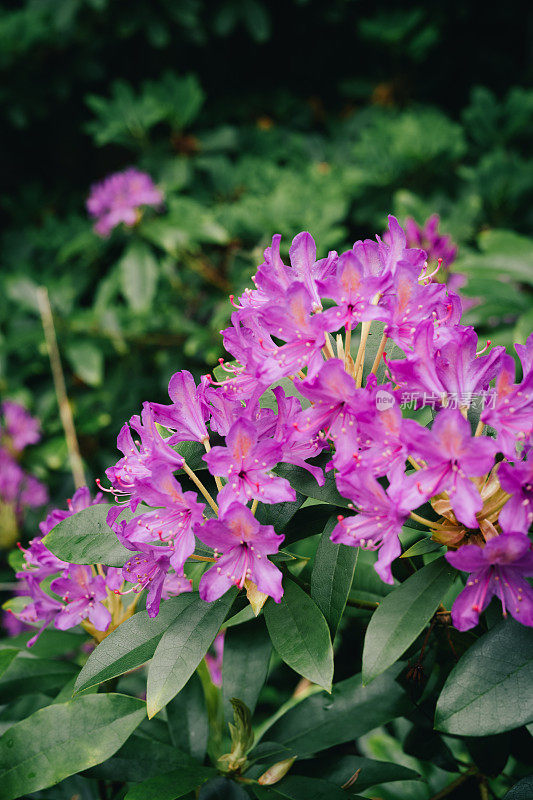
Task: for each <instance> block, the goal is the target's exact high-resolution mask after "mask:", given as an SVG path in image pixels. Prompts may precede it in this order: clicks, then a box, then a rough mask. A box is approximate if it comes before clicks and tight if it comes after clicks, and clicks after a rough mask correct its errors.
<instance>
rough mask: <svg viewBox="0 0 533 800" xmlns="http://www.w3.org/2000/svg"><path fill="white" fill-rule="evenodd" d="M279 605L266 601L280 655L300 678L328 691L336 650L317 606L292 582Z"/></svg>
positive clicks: (287, 584) (285, 585) (285, 583)
mask: <svg viewBox="0 0 533 800" xmlns="http://www.w3.org/2000/svg"><path fill="white" fill-rule="evenodd" d="M283 587H284V594H283V597H282V598H281V602H280V603H274V601H273V600H272V599H269V600H267V602H266V604H265V607H264V615H265V620H266V624H267V627H268V632H269V634H270V638H271V639H272V644H273V645H274V647H275V648H276V650H277V652H278V654H279V656H280V657H281V658H282V659H283V660H284V661H285V662H286V663H287V664H288V665H289V666H290V667H292V668H293V669H294V670H295V671H296V672H297V673H298V674H299V675H303V677H304V678H307V679H308V680H310V681H312V682H313V683H317V684H318V685H319V686H323V687H324V689H326V690H327V691H329V690H330V689H331V681H332V680H333V647H332V645H331V637H330V635H329V630H328V625H327V622H326V620H325V619H324V616H323V615H322V612H321V611H320V609H319V608H318V606H317V605H316V604H315V603H314V602H313V600H311V598H310V597H309V595H308V594H306V593H305V592H304V591H303V589H300V587H299V586H297V585H296V584H295V583H294V582H293V581H291V580H285V581H284V582H283Z"/></svg>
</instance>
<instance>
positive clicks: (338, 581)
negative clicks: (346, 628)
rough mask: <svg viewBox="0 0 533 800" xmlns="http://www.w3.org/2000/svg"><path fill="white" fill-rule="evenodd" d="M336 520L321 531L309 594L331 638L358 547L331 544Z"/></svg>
mask: <svg viewBox="0 0 533 800" xmlns="http://www.w3.org/2000/svg"><path fill="white" fill-rule="evenodd" d="M336 523H337V520H336V519H332V520H331V521H330V522H329V523H328V524H327V525H326V528H325V530H324V532H323V534H322V537H321V539H320V542H319V544H318V549H317V551H316V555H315V561H314V565H313V571H312V573H311V597H312V598H313V600H314V601H315V603H316V604H317V606H318V607H319V609H320V610H321V611H322V613H323V615H324V617H325V618H326V622H327V623H328V626H329V630H330V633H331V638H332V640H333V639H334V638H335V634H336V632H337V628H338V625H339V622H340V621H341V618H342V615H343V613H344V609H345V607H346V600H347V598H348V594H349V592H350V589H351V586H352V581H353V576H354V571H355V565H356V563H357V556H358V554H359V549H358V548H356V547H348V546H346V545H344V544H335V542H332V541H331V539H330V538H329V537H330V534H331V531H332V530H333V528H334V527H335V525H336Z"/></svg>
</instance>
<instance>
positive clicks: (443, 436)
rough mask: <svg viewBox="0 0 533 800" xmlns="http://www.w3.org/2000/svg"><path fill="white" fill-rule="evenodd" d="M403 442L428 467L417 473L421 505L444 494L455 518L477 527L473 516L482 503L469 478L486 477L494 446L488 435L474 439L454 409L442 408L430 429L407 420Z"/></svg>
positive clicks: (492, 458)
mask: <svg viewBox="0 0 533 800" xmlns="http://www.w3.org/2000/svg"><path fill="white" fill-rule="evenodd" d="M403 436H404V441H405V442H406V444H407V445H408V447H409V448H410V450H411V452H412V453H413V454H414V455H415V456H416V457H417V458H422V459H424V461H425V462H426V464H427V467H426V468H425V469H421V470H419V471H418V472H417V473H416V484H417V487H418V489H419V492H420V504H422V503H423V502H425V500H427V499H428V498H430V497H434V496H435V495H437V494H440V493H441V492H444V491H446V492H447V493H448V495H449V497H450V502H451V504H452V508H453V510H454V512H455V515H456V517H457V519H459V520H460V521H461V522H463V523H464V524H465V525H468V527H470V528H475V527H477V520H476V513H477V512H478V511H481V508H482V505H483V502H482V500H481V495H480V494H479V491H478V490H477V489H476V487H475V486H474V483H473V482H472V481H471V480H470V477H474V476H477V475H485V474H486V473H488V472H489V470H490V469H491V468H492V466H493V464H494V456H495V454H496V451H497V446H496V443H495V442H494V440H493V439H489V437H488V436H483V437H479V436H478V437H473V436H472V433H471V430H470V423H469V422H467V421H466V420H465V419H464V417H463V415H462V414H461V412H460V411H458V410H457V409H449V408H446V409H443V410H442V411H439V413H438V414H437V416H436V418H435V421H434V422H433V426H432V428H431V430H429V429H428V428H424V427H422V425H419V423H418V422H415V421H414V420H410V419H407V420H405V421H404V423H403Z"/></svg>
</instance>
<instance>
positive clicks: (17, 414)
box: [0, 400, 48, 521]
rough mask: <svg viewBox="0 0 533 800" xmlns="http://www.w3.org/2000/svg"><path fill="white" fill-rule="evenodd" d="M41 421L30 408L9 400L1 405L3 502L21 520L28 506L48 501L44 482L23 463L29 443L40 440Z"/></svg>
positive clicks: (0, 489) (0, 498) (0, 497)
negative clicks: (21, 460) (22, 464)
mask: <svg viewBox="0 0 533 800" xmlns="http://www.w3.org/2000/svg"><path fill="white" fill-rule="evenodd" d="M40 438H41V433H40V425H39V421H38V420H37V419H36V418H35V417H32V416H31V414H29V413H28V412H27V411H26V409H25V408H24V407H23V406H21V405H19V404H18V403H15V402H13V401H12V400H5V401H4V402H3V403H2V404H1V405H0V506H3V507H4V508H8V509H9V510H10V512H11V514H12V516H13V518H14V519H15V520H17V521H20V518H21V515H22V513H23V511H24V509H25V508H38V507H39V506H43V505H44V504H45V503H46V502H47V501H48V492H47V490H46V487H45V486H44V484H42V483H41V481H39V480H37V478H36V477H35V476H33V475H30V474H29V473H27V472H25V470H24V469H23V468H22V467H21V465H20V463H19V461H20V458H21V457H22V455H23V452H24V450H25V449H26V447H28V446H29V445H32V444H36V443H37V442H39V441H40Z"/></svg>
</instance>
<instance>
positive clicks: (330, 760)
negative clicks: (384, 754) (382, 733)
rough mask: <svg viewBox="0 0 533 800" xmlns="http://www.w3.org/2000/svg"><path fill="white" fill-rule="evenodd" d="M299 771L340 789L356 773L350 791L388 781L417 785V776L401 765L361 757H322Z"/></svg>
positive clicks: (359, 790)
mask: <svg viewBox="0 0 533 800" xmlns="http://www.w3.org/2000/svg"><path fill="white" fill-rule="evenodd" d="M298 766H299V768H300V769H301V771H302V772H305V774H306V775H310V776H311V777H313V776H315V775H316V777H319V778H324V780H326V781H329V782H330V783H333V784H335V785H336V786H343V785H344V784H345V783H347V782H348V781H349V780H350V778H351V777H353V775H354V774H355V773H356V772H357V771H358V770H360V772H359V775H358V776H357V780H356V782H355V784H354V786H353V789H354V790H357V791H358V792H364V791H365V789H368V788H369V787H370V786H376V785H377V784H381V783H390V782H392V781H417V780H420V775H419V774H418V772H415V771H414V770H412V769H409V768H408V767H404V766H402V765H401V764H392V763H391V762H388V761H376V760H375V759H373V758H364V757H363V756H351V755H346V756H342V755H341V756H339V755H337V754H336V755H335V756H334V757H332V756H323V757H322V758H314V759H313V760H312V761H304V762H300V763H299V765H298Z"/></svg>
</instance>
